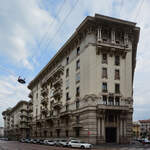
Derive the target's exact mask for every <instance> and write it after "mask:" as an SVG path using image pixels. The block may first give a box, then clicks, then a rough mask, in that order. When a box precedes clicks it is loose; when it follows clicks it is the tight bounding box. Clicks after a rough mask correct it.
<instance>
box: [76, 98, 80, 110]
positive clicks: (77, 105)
mask: <svg viewBox="0 0 150 150" xmlns="http://www.w3.org/2000/svg"><path fill="white" fill-rule="evenodd" d="M79 105H80V102H79V100H77V101H76V109H79Z"/></svg>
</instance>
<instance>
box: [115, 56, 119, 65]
mask: <svg viewBox="0 0 150 150" xmlns="http://www.w3.org/2000/svg"><path fill="white" fill-rule="evenodd" d="M115 65H116V66H119V65H120V57H119V56H115Z"/></svg>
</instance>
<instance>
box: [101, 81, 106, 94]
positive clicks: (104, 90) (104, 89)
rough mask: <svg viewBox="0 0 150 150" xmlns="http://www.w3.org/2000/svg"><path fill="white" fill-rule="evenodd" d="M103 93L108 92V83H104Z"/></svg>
mask: <svg viewBox="0 0 150 150" xmlns="http://www.w3.org/2000/svg"><path fill="white" fill-rule="evenodd" d="M102 92H107V83H106V82H104V83H102Z"/></svg>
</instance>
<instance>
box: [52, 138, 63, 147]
mask: <svg viewBox="0 0 150 150" xmlns="http://www.w3.org/2000/svg"><path fill="white" fill-rule="evenodd" d="M53 141H54V143H55V146H61V145H60V141H61V140H60V139H54V140H53Z"/></svg>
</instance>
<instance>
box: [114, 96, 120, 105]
mask: <svg viewBox="0 0 150 150" xmlns="http://www.w3.org/2000/svg"><path fill="white" fill-rule="evenodd" d="M115 105H116V106H119V105H120V99H119V97H115Z"/></svg>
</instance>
